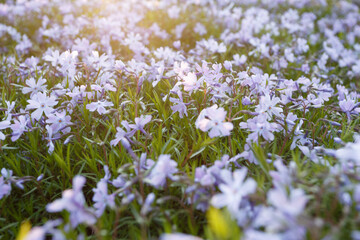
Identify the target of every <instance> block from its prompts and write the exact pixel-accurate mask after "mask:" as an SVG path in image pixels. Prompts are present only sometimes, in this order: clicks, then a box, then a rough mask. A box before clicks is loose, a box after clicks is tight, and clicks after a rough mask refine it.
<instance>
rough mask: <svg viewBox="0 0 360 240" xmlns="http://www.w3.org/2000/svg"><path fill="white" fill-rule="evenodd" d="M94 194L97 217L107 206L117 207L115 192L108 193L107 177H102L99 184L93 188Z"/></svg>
mask: <svg viewBox="0 0 360 240" xmlns="http://www.w3.org/2000/svg"><path fill="white" fill-rule="evenodd" d="M93 192H94V196H93V198H92V200H93V201H94V202H95V203H94V208H95V209H96V210H95V214H96V216H97V217H100V216H101V215H102V214H103V212H104V210H105V208H106V206H109V207H111V208H114V207H115V195H114V194H110V195H109V194H108V184H107V182H106V180H105V179H101V180H100V181H99V182H98V183H97V185H96V188H94V189H93Z"/></svg>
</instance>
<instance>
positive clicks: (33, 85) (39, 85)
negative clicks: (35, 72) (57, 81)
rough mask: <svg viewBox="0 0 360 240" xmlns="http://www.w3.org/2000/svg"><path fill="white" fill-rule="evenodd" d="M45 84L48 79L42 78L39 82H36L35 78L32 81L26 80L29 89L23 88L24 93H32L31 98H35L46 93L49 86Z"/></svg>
mask: <svg viewBox="0 0 360 240" xmlns="http://www.w3.org/2000/svg"><path fill="white" fill-rule="evenodd" d="M45 83H46V79H44V78H42V77H40V78H39V79H38V80H37V81H36V80H35V78H33V77H31V78H30V79H28V80H26V85H27V86H28V87H23V89H22V93H23V94H27V93H30V94H31V95H30V96H33V95H34V94H36V93H38V92H45V91H46V88H47V85H46V84H45Z"/></svg>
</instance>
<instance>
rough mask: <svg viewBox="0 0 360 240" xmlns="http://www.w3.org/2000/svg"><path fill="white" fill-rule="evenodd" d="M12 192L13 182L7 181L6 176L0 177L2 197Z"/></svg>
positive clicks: (0, 197)
mask: <svg viewBox="0 0 360 240" xmlns="http://www.w3.org/2000/svg"><path fill="white" fill-rule="evenodd" d="M10 192H11V184H10V183H8V182H6V181H5V179H4V177H3V176H1V177H0V199H2V198H3V197H5V196H8V195H10Z"/></svg>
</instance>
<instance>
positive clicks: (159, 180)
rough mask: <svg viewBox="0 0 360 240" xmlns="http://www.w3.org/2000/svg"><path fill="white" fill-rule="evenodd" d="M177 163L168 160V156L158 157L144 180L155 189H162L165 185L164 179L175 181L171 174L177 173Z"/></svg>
mask: <svg viewBox="0 0 360 240" xmlns="http://www.w3.org/2000/svg"><path fill="white" fill-rule="evenodd" d="M176 166H177V162H175V161H174V160H172V159H171V158H170V155H164V154H162V155H160V156H159V159H158V161H157V162H156V164H155V166H154V168H153V169H151V171H150V174H149V175H148V176H147V177H146V178H145V180H146V181H147V182H148V183H149V184H150V185H153V186H154V187H155V188H162V187H164V186H165V184H166V178H170V179H172V180H174V179H175V177H174V176H173V174H175V173H177V172H178V169H177V168H176Z"/></svg>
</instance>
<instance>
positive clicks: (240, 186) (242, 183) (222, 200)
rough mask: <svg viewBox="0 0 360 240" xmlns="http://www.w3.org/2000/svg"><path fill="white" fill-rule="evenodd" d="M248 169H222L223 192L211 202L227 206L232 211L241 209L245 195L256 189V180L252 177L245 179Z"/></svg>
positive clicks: (217, 205) (216, 205) (220, 186)
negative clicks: (232, 170)
mask: <svg viewBox="0 0 360 240" xmlns="http://www.w3.org/2000/svg"><path fill="white" fill-rule="evenodd" d="M246 174H247V169H246V168H242V169H240V170H236V171H234V172H233V173H232V172H231V171H229V170H226V169H224V170H222V171H221V173H220V176H221V179H222V180H223V181H224V183H222V184H220V185H219V189H220V191H221V193H219V194H216V195H215V196H213V197H212V199H211V204H212V205H213V206H215V207H217V208H222V207H225V206H226V207H227V208H228V209H229V211H230V212H237V211H238V210H239V207H240V204H241V201H242V200H243V198H244V197H246V196H247V195H249V194H252V193H254V192H255V191H256V182H255V180H254V179H252V178H248V179H246V180H245V177H246Z"/></svg>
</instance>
